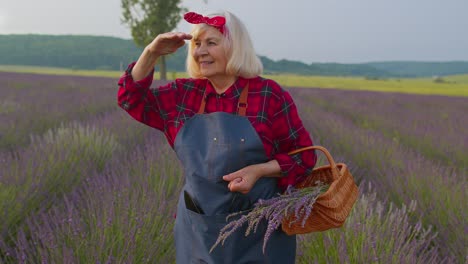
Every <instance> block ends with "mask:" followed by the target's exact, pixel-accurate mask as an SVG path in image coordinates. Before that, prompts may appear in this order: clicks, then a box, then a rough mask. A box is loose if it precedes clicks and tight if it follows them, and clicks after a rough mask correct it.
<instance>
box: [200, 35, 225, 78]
mask: <svg viewBox="0 0 468 264" xmlns="http://www.w3.org/2000/svg"><path fill="white" fill-rule="evenodd" d="M193 41H194V44H195V46H194V48H193V54H192V56H193V58H194V59H195V61H196V62H197V63H198V66H199V67H200V73H201V74H202V75H203V77H206V78H208V79H210V78H215V77H223V76H225V75H226V65H227V58H226V52H225V48H224V44H223V41H224V36H223V34H221V32H219V30H217V29H216V28H214V27H207V29H206V30H205V31H204V32H202V33H201V34H200V35H198V37H197V38H195V39H194V40H193Z"/></svg>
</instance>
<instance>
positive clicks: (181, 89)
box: [118, 12, 316, 264]
mask: <svg viewBox="0 0 468 264" xmlns="http://www.w3.org/2000/svg"><path fill="white" fill-rule="evenodd" d="M184 18H185V20H186V21H187V22H189V23H192V24H194V27H193V30H192V32H191V33H190V34H186V33H172V32H171V33H164V34H160V35H158V36H157V37H156V38H155V39H154V40H153V41H152V42H151V43H150V44H149V45H148V46H147V47H146V48H145V49H144V51H143V53H142V54H141V56H140V58H139V59H138V61H137V62H136V63H132V64H130V66H129V67H128V70H127V71H126V72H125V74H124V75H123V76H122V77H121V79H120V81H119V86H120V89H119V92H118V102H119V105H120V106H121V107H122V108H123V109H124V110H125V111H127V112H128V113H129V114H130V115H131V116H132V117H133V118H135V119H136V120H138V121H140V122H142V123H144V124H146V125H149V126H151V127H153V128H156V129H158V130H161V131H162V132H164V134H165V136H166V138H167V140H168V142H169V144H170V145H171V146H172V147H173V148H174V150H175V152H176V154H177V156H178V158H179V159H180V161H181V163H182V164H183V166H184V176H185V185H184V187H183V190H182V191H181V194H180V197H179V203H178V207H177V216H176V224H175V244H176V258H177V263H282V264H284V263H294V261H295V254H296V252H295V251H296V238H295V236H288V235H286V234H285V233H284V232H282V231H281V230H276V231H275V232H274V233H273V234H272V236H271V238H270V240H269V241H268V245H267V248H266V251H265V253H263V252H262V243H263V235H264V234H265V232H266V225H261V226H259V228H258V230H257V231H256V233H254V234H251V235H249V236H247V237H246V236H245V235H244V233H245V229H243V230H242V228H241V229H239V230H240V231H237V232H236V233H234V234H232V235H231V236H230V237H229V238H228V239H227V240H226V242H225V244H224V245H223V246H218V247H216V248H215V250H214V251H212V252H211V253H210V252H209V250H210V248H211V246H212V245H213V244H214V243H215V241H216V238H217V236H218V234H219V231H220V229H221V228H222V227H223V226H224V225H225V224H226V216H227V215H229V214H231V213H235V212H239V211H246V210H249V209H250V208H252V206H253V204H254V203H255V202H257V201H258V200H259V199H268V198H271V197H273V196H276V195H278V193H280V192H281V191H282V190H284V188H285V187H287V186H288V185H290V184H295V183H296V182H297V181H299V180H300V178H301V177H302V176H304V175H306V174H307V173H309V172H311V170H312V168H313V166H314V165H315V161H316V156H315V153H314V152H313V151H304V152H301V154H296V155H294V156H289V155H288V154H287V153H288V152H290V151H292V150H294V149H298V148H301V147H305V146H310V145H312V140H311V138H310V136H309V133H308V132H307V131H306V129H305V128H304V127H303V125H302V121H301V120H300V118H299V116H298V113H297V109H296V106H295V104H294V102H293V100H292V98H291V96H290V95H289V93H288V92H287V91H285V90H283V89H282V88H281V87H280V86H279V85H278V84H277V83H276V82H274V81H272V80H269V79H264V78H262V77H260V76H259V75H260V74H261V73H262V69H263V67H262V64H261V62H260V60H259V59H258V57H257V56H256V54H255V51H254V48H253V45H252V42H251V40H250V37H249V34H248V32H247V30H246V28H245V26H244V25H243V23H242V22H241V21H240V20H239V19H238V18H237V17H236V16H234V15H233V14H232V13H229V12H222V13H218V14H213V15H209V16H202V15H200V14H196V13H193V12H190V13H187V14H185V16H184ZM185 41H189V48H188V56H187V71H188V74H189V75H190V76H191V77H192V78H189V79H176V80H174V81H173V82H171V83H169V84H167V85H164V86H161V87H158V88H150V85H151V83H152V80H153V79H152V78H153V70H154V66H155V64H156V62H157V60H158V58H159V57H160V56H162V55H167V54H171V53H173V52H175V51H176V50H177V49H179V48H180V47H182V46H183V45H184V44H185Z"/></svg>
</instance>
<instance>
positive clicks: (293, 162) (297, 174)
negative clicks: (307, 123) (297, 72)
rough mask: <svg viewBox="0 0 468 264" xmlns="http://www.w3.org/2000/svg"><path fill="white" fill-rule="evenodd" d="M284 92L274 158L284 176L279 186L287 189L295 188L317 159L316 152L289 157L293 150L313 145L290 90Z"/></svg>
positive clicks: (276, 117) (277, 119) (275, 127)
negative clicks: (288, 187) (292, 186)
mask: <svg viewBox="0 0 468 264" xmlns="http://www.w3.org/2000/svg"><path fill="white" fill-rule="evenodd" d="M281 90H282V95H281V97H280V99H279V105H278V107H279V110H278V111H277V113H276V114H275V115H274V119H273V120H274V121H273V125H272V128H273V132H274V140H273V142H274V145H275V152H276V154H275V155H274V159H276V160H277V161H278V163H279V165H280V167H281V174H282V177H281V178H280V179H279V181H278V185H279V186H280V187H281V188H283V189H285V188H286V187H287V186H288V185H295V184H296V183H297V182H299V181H300V180H301V179H302V178H303V177H305V176H307V175H308V174H310V173H311V172H312V169H313V168H314V166H315V163H316V161H317V156H316V154H315V151H314V150H306V151H302V152H300V153H297V154H294V155H288V152H291V151H293V150H296V149H299V148H302V147H308V146H312V145H313V142H312V139H311V137H310V134H309V132H308V131H307V130H306V129H305V128H304V126H303V124H302V120H301V119H300V117H299V114H298V112H297V107H296V105H295V103H294V101H293V99H292V97H291V95H290V94H289V93H288V92H287V91H285V90H283V89H281Z"/></svg>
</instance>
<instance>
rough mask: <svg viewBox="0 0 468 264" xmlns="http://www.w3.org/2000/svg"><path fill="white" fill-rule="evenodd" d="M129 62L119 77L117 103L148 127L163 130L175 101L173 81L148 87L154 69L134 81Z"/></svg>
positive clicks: (131, 65) (133, 64)
mask: <svg viewBox="0 0 468 264" xmlns="http://www.w3.org/2000/svg"><path fill="white" fill-rule="evenodd" d="M134 66H135V62H133V63H131V64H130V65H129V66H128V68H127V70H126V71H125V73H124V74H123V75H122V76H121V78H120V79H119V82H118V85H119V90H118V94H117V102H118V105H119V106H120V107H121V108H122V109H124V110H125V111H127V113H128V114H130V116H132V117H133V118H135V119H136V120H137V121H140V122H142V123H144V124H146V125H148V126H150V127H154V128H156V129H159V130H161V131H163V130H164V127H165V121H166V119H167V115H168V112H169V111H170V108H171V106H174V105H175V104H176V103H175V101H176V98H175V96H176V92H175V90H176V87H175V86H176V85H175V82H173V83H169V84H167V85H165V86H161V87H158V88H150V86H151V83H152V82H153V74H154V70H153V71H151V73H150V74H149V75H148V76H146V77H145V78H144V79H142V80H139V81H134V80H133V77H132V74H131V71H132V69H133V67H134Z"/></svg>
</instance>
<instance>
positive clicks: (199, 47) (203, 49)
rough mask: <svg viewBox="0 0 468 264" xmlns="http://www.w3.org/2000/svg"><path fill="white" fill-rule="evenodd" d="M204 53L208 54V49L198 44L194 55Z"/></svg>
mask: <svg viewBox="0 0 468 264" xmlns="http://www.w3.org/2000/svg"><path fill="white" fill-rule="evenodd" d="M206 54H208V51H207V49H206V48H205V46H204V45H200V46H198V47H197V48H196V49H195V56H203V55H206Z"/></svg>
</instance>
